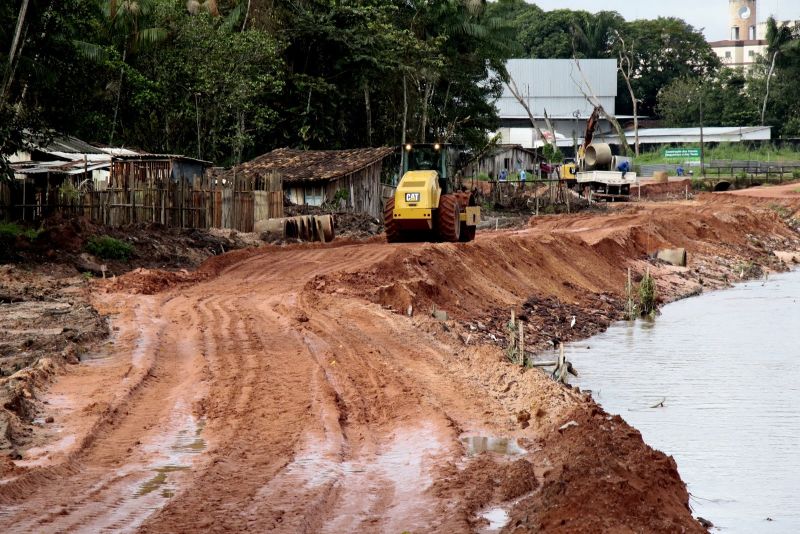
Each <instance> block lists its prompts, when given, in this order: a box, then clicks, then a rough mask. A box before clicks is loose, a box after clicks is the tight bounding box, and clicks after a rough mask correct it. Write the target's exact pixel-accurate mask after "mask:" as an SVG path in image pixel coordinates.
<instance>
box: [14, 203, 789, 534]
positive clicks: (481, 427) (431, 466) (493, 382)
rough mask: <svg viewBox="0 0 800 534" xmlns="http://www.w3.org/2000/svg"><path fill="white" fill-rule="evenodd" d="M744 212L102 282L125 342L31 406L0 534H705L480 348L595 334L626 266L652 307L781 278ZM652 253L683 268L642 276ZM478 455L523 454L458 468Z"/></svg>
mask: <svg viewBox="0 0 800 534" xmlns="http://www.w3.org/2000/svg"><path fill="white" fill-rule="evenodd" d="M731 198H733V200H731ZM748 202H749V201H748V200H747V199H735V198H734V197H728V198H726V199H724V200H719V201H718V200H717V197H713V196H709V197H707V198H706V197H703V199H702V200H700V201H698V202H690V203H674V204H665V205H652V206H651V205H648V206H646V207H626V208H623V209H621V210H619V212H615V213H612V214H611V215H607V216H602V215H588V214H586V215H576V216H567V217H546V218H542V219H539V220H538V221H536V222H535V224H534V225H533V226H531V227H529V228H526V229H524V230H520V231H502V232H487V233H483V234H479V236H478V239H477V240H476V241H475V242H473V243H468V244H405V245H387V244H385V243H377V242H371V243H362V244H352V243H346V242H345V243H341V244H339V245H338V246H322V245H318V246H294V247H265V248H262V249H257V250H246V251H236V252H234V253H231V254H228V255H224V256H219V257H215V258H213V259H212V260H210V261H209V262H207V263H206V264H205V265H204V266H203V267H201V269H200V270H199V271H198V272H197V273H193V274H186V275H183V278H182V279H174V278H170V277H169V276H165V275H163V273H159V272H155V271H147V272H138V273H131V274H129V275H123V276H121V277H118V278H117V279H116V280H114V281H106V282H104V283H103V282H98V283H97V285H96V287H97V289H98V291H97V293H96V294H95V302H94V303H95V305H96V306H97V307H98V308H99V309H100V311H101V312H103V313H106V314H109V315H110V317H111V324H112V325H113V327H115V328H118V329H119V330H117V331H115V335H114V338H113V340H112V343H110V344H109V345H108V346H107V347H104V348H102V349H101V350H99V351H98V353H97V354H95V355H94V357H93V358H92V359H91V360H90V361H88V362H87V363H86V364H83V365H79V366H72V367H70V368H69V369H68V370H67V372H66V374H64V375H63V376H61V378H60V379H59V380H58V381H57V382H56V383H55V384H53V385H52V386H51V387H50V389H49V390H48V391H47V393H46V394H45V395H44V396H43V397H42V399H41V400H42V402H43V403H46V404H42V413H41V416H43V417H53V418H54V421H55V422H54V423H53V424H52V425H50V426H49V427H47V428H45V429H42V430H41V431H40V433H39V434H38V435H37V436H36V438H37V440H38V441H36V446H33V447H30V448H28V449H26V450H24V451H22V456H23V457H22V459H21V460H17V461H16V462H14V464H13V465H9V464H8V462H6V463H4V464H0V469H5V473H4V474H3V475H2V476H3V478H2V480H0V529H1V530H2V531H4V532H31V531H53V532H56V531H77V532H97V531H101V530H115V531H116V530H120V531H140V532H196V531H200V530H202V531H213V532H240V531H245V530H246V531H253V532H266V531H275V532H336V533H340V532H356V531H357V532H404V531H408V532H477V531H481V530H483V529H485V528H486V527H487V526H488V522H487V521H486V519H483V518H482V517H481V515H480V513H481V512H482V511H485V510H487V509H489V508H495V507H500V508H503V509H504V510H506V511H507V512H508V513H509V514H510V518H511V519H510V522H509V523H508V524H507V525H506V526H505V528H504V531H505V532H534V531H548V532H549V531H564V532H587V531H588V532H702V531H703V529H702V527H701V526H700V525H699V524H698V523H697V522H696V521H695V520H694V519H693V518H692V516H691V513H690V510H689V508H688V494H687V492H686V488H685V486H684V484H683V482H682V481H681V480H680V478H679V476H678V474H677V470H676V467H675V463H674V461H673V460H672V459H671V458H669V457H667V456H665V455H664V454H662V453H660V452H657V451H653V450H652V449H651V448H649V447H648V446H647V445H646V444H645V443H644V442H643V441H642V439H641V436H640V435H639V433H638V432H637V431H636V430H634V429H632V428H631V427H629V426H628V425H627V424H626V423H624V422H623V421H622V420H620V419H619V418H609V417H608V416H606V414H605V413H604V412H603V411H602V410H601V409H600V408H599V407H598V406H597V405H596V404H595V403H594V402H593V401H592V400H591V398H590V397H589V396H588V395H584V394H582V393H580V392H579V391H577V390H574V389H570V388H566V387H563V386H560V385H557V384H556V383H555V382H553V381H552V380H551V379H550V378H548V377H547V376H546V375H545V374H544V373H541V372H539V371H537V370H526V369H523V368H520V367H518V366H513V365H511V364H509V363H508V362H507V361H506V360H505V358H504V356H503V353H502V350H501V349H500V348H498V347H497V346H495V345H494V344H491V343H486V342H485V341H486V340H487V338H489V337H490V335H492V328H499V326H497V325H496V324H495V323H496V322H498V321H501V320H502V319H501V318H504V317H505V316H506V314H507V313H508V310H509V309H510V308H512V307H513V308H515V309H517V310H518V311H520V312H523V313H524V314H526V316H527V317H528V318H529V320H530V322H531V325H532V326H531V325H529V335H530V336H531V338H532V339H538V341H539V342H543V340H544V338H545V337H546V336H545V334H546V335H548V336H549V335H552V334H554V333H555V334H557V335H560V336H561V337H569V336H575V335H584V334H585V333H586V332H584V331H581V332H582V333H581V334H573V333H572V330H573V329H571V328H569V325H565V324H564V321H563V319H564V318H563V317H561V316H562V315H564V314H565V313H567V312H570V313H572V314H576V315H577V314H578V313H582V315H581V316H580V320H581V321H585V322H587V323H588V324H594V325H595V326H594V327H593V328H602V327H603V326H600V324H601V323H602V325H605V324H607V323H608V321H610V320H611V318H612V317H613V316H614V315H615V314H616V313H618V309H617V307H618V305H619V297H620V293H621V290H622V287H623V282H624V279H625V272H626V268H627V266H632V267H633V268H634V269H635V271H636V272H637V273H641V272H643V271H644V270H645V269H646V268H647V267H648V266H649V267H650V268H651V270H652V272H654V273H655V274H656V276H657V277H658V282H659V289H660V290H661V291H662V295H663V296H664V298H665V299H666V300H669V299H672V298H677V297H678V296H681V295H685V294H687V293H691V292H693V291H696V290H697V289H698V288H702V287H704V286H706V287H709V286H710V287H720V286H723V285H725V284H726V283H728V280H729V279H732V278H733V277H734V276H736V275H737V273H738V272H739V270H738V269H739V267H740V266H742V265H747V266H748V271H747V273H748V274H751V270H750V266H751V265H753V264H756V263H757V264H758V265H759V266H760V267H761V268H774V269H780V268H785V266H783V265H782V264H781V263H780V262H779V260H778V259H777V258H776V257H775V256H774V254H772V251H774V250H798V249H800V240H799V239H798V234H797V233H796V232H794V231H793V230H792V229H790V228H789V227H788V226H787V224H786V223H785V222H784V221H783V220H781V219H780V218H779V216H778V214H777V213H776V212H775V211H773V210H770V209H769V208H762V207H755V208H754V207H750V206H749V205H748ZM666 246H685V247H687V248H688V249H689V251H690V265H689V267H688V268H680V267H672V266H666V265H663V264H660V263H657V262H654V261H653V260H650V259H649V257H648V254H650V253H652V252H654V251H655V250H656V249H658V248H661V247H666ZM726 277H727V278H726ZM162 278H165V281H164V282H160V281H158V280H160V279H162ZM103 288H105V289H106V290H107V292H103V291H102V289H103ZM143 293H152V294H143ZM526 302H527V305H526ZM408 306H411V308H412V312H415V313H414V314H413V316H412V317H408V316H407V315H406V312H407V309H408ZM433 307H436V309H438V310H446V311H447V312H448V314H449V315H450V316H451V317H453V318H455V320H447V321H436V320H433V319H431V318H430V317H428V313H427V312H428V311H430V310H431V309H432V308H433ZM562 307H563V308H562ZM594 311H599V312H600V315H599V316H598V315H596V314H595V313H594ZM398 312H399V313H398ZM540 316H543V317H544V316H546V317H545V318H541V319H537V318H539V317H540ZM600 316H602V319H601V318H600ZM547 317H549V319H548V318H547ZM593 317H595V319H593ZM557 319H558V320H557ZM536 320H540V322H539V323H537V322H536ZM493 321H494V323H493ZM481 325H482V326H481ZM568 329H569V331H567V330H568ZM539 330H541V332H540V331H539ZM551 330H552V331H551ZM565 425H566V426H565ZM472 436H489V437H497V438H507V439H511V440H517V442H518V444H519V445H520V446H521V447H522V449H524V450H517V451H512V452H515V454H500V453H497V452H486V453H483V454H477V455H470V454H468V451H467V450H466V449H465V445H464V442H463V441H462V440H463V438H466V437H472Z"/></svg>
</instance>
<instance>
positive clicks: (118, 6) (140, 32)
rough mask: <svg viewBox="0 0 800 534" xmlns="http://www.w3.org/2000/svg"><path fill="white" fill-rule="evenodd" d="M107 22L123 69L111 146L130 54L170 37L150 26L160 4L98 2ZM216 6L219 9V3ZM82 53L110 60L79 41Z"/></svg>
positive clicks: (146, 1) (99, 48)
mask: <svg viewBox="0 0 800 534" xmlns="http://www.w3.org/2000/svg"><path fill="white" fill-rule="evenodd" d="M98 1H99V2H100V3H101V6H100V7H101V9H102V10H103V15H104V16H105V19H106V28H105V31H106V34H107V37H108V39H109V41H110V42H111V44H112V46H113V47H114V48H116V49H117V50H120V51H121V52H122V65H121V66H120V69H119V82H118V83H117V101H116V104H115V105H114V119H113V120H112V122H111V135H110V136H109V140H108V144H109V145H110V144H113V142H114V132H115V131H116V126H117V115H118V114H119V101H120V97H121V95H122V83H123V81H124V78H125V64H126V61H127V59H128V54H129V53H131V54H134V53H137V52H139V51H141V50H144V49H147V48H149V47H151V46H154V45H156V44H158V43H159V42H161V41H163V40H164V39H166V37H167V30H165V29H164V28H158V27H154V26H150V24H151V23H152V16H153V14H154V12H155V8H156V5H157V4H158V0H98ZM211 3H213V5H214V7H215V8H216V3H215V2H211ZM75 45H76V46H77V48H78V50H79V51H80V52H81V53H82V54H83V55H84V56H85V57H87V58H89V59H92V60H94V61H102V60H105V59H107V56H108V54H107V52H106V49H105V48H104V47H103V46H101V45H98V44H96V43H87V42H83V41H75Z"/></svg>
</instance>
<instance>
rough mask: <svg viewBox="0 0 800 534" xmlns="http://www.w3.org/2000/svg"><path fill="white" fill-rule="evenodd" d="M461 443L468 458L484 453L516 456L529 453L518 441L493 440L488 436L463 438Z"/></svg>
mask: <svg viewBox="0 0 800 534" xmlns="http://www.w3.org/2000/svg"><path fill="white" fill-rule="evenodd" d="M461 443H463V444H464V448H465V449H466V451H467V456H475V455H476V454H481V453H484V452H493V453H495V454H504V455H508V456H515V455H518V454H525V453H526V452H527V451H526V450H525V449H524V448H522V447H521V446H520V444H519V442H518V441H517V440H516V439H509V438H492V437H488V436H469V437H464V438H461Z"/></svg>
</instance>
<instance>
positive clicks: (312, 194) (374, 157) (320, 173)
mask: <svg viewBox="0 0 800 534" xmlns="http://www.w3.org/2000/svg"><path fill="white" fill-rule="evenodd" d="M395 151H396V149H395V148H391V147H380V148H357V149H351V150H293V149H289V148H280V149H277V150H273V151H272V152H268V153H266V154H264V155H262V156H259V157H257V158H255V159H253V160H251V161H248V162H246V163H243V164H241V165H238V166H236V167H234V168H232V169H231V170H229V171H227V172H226V173H225V178H227V179H232V178H233V177H234V175H235V176H236V178H237V179H239V178H241V177H246V178H254V177H258V176H260V175H264V174H266V173H267V172H269V171H278V172H279V173H280V174H281V176H282V177H283V192H284V195H285V196H286V197H288V199H289V200H290V201H291V202H292V203H293V204H299V205H308V206H321V205H323V204H326V203H329V204H333V205H338V204H339V203H343V204H344V205H345V206H346V207H347V209H349V210H352V211H355V212H362V213H368V214H370V215H372V216H373V217H381V216H382V213H383V211H382V209H383V208H382V207H381V172H382V170H383V163H384V160H385V159H386V158H387V157H389V156H390V155H391V154H393V153H394V152H395Z"/></svg>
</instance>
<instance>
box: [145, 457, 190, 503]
mask: <svg viewBox="0 0 800 534" xmlns="http://www.w3.org/2000/svg"><path fill="white" fill-rule="evenodd" d="M188 469H189V466H188V465H165V466H163V467H156V468H155V469H153V471H155V473H156V474H155V476H154V477H153V478H151V479H150V480H148V481H146V482H145V483H144V484H142V485H141V486H139V490H138V491H137V492H136V493H135V496H136V497H141V496H143V495H147V494H148V493H152V492H153V491H155V490H157V489H158V488H160V487H161V486H163V485H164V483H166V482H167V475H169V473H174V472H175V471H186V470H188ZM164 493H169V494H170V496H172V495H173V493H172V491H167V490H164V491H162V492H161V494H162V496H163V495H164Z"/></svg>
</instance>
